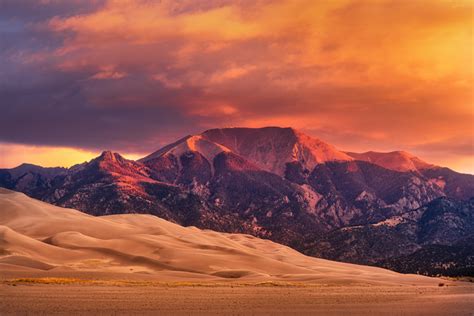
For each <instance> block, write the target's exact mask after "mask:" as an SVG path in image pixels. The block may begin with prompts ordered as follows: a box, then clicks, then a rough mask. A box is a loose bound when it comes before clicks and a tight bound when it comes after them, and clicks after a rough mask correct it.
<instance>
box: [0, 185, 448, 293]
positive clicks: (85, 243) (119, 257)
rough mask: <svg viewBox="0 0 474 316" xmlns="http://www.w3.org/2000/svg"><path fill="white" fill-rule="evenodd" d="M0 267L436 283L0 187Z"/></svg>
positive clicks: (204, 277) (205, 277) (259, 241)
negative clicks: (93, 212) (84, 209)
mask: <svg viewBox="0 0 474 316" xmlns="http://www.w3.org/2000/svg"><path fill="white" fill-rule="evenodd" d="M0 270H2V271H11V270H15V271H22V270H24V271H25V272H26V271H30V272H31V271H43V272H44V273H46V274H45V275H47V274H48V273H63V274H64V273H66V274H67V273H70V274H74V273H86V272H94V273H96V275H97V273H118V274H128V275H130V274H135V275H136V274H140V275H151V276H154V277H156V278H157V279H164V280H173V279H177V280H183V279H192V280H208V281H212V280H226V279H232V280H235V279H239V280H249V281H254V280H255V281H260V280H262V281H266V280H275V281H288V282H293V281H297V282H313V283H323V284H351V283H370V284H380V285H392V284H393V285H395V284H417V285H423V284H426V285H435V284H437V283H438V282H439V280H438V279H434V278H427V277H422V276H416V275H402V274H398V273H395V272H392V271H388V270H384V269H380V268H375V267H367V266H360V265H353V264H346V263H339V262H334V261H328V260H322V259H317V258H312V257H307V256H304V255H302V254H300V253H299V252H297V251H295V250H293V249H291V248H288V247H285V246H282V245H280V244H276V243H273V242H271V241H268V240H263V239H259V238H255V237H252V236H249V235H241V234H227V233H218V232H214V231H208V230H200V229H197V228H195V227H182V226H179V225H176V224H173V223H171V222H168V221H165V220H162V219H160V218H158V217H155V216H151V215H138V214H131V215H130V214H129V215H112V216H102V217H93V216H89V215H86V214H84V213H81V212H79V211H76V210H72V209H65V208H60V207H56V206H53V205H50V204H47V203H44V202H41V201H38V200H34V199H32V198H29V197H27V196H26V195H24V194H22V193H17V192H13V191H9V190H5V189H0Z"/></svg>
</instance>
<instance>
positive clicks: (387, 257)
mask: <svg viewBox="0 0 474 316" xmlns="http://www.w3.org/2000/svg"><path fill="white" fill-rule="evenodd" d="M473 239H474V198H473V199H471V200H469V201H456V200H453V199H449V198H445V197H442V198H438V199H435V200H433V201H431V202H430V203H428V204H426V205H424V206H423V207H420V208H418V209H415V210H412V211H409V212H406V213H404V214H402V215H400V216H394V217H391V218H388V219H386V220H383V221H381V222H378V223H375V224H369V225H359V226H350V227H344V228H341V229H338V230H334V231H332V232H330V233H329V234H327V235H326V236H324V237H323V238H320V239H317V240H315V241H314V243H313V244H309V245H308V249H307V253H310V254H311V255H315V256H318V257H323V258H327V259H331V258H332V259H335V258H337V259H338V260H342V261H346V262H357V263H363V264H372V265H379V266H384V267H387V268H391V269H394V270H396V271H400V272H404V273H407V272H411V273H413V272H416V273H423V274H428V275H437V274H442V275H451V276H459V275H469V276H474V247H473V246H472V245H473V244H472V241H473ZM362 258H364V259H362Z"/></svg>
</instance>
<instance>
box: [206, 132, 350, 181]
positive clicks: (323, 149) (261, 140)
mask: <svg viewBox="0 0 474 316" xmlns="http://www.w3.org/2000/svg"><path fill="white" fill-rule="evenodd" d="M202 137H204V138H206V139H209V140H210V141H213V142H215V143H217V144H221V145H223V146H225V147H227V148H229V149H230V150H231V151H232V152H234V153H236V154H237V155H240V156H242V157H244V158H245V159H247V160H248V161H250V162H251V163H253V164H255V165H256V166H258V167H259V168H261V169H263V170H266V171H269V172H272V173H275V174H277V175H280V176H284V175H285V174H286V173H287V172H288V165H298V166H300V167H301V169H302V170H307V171H311V170H313V169H314V167H315V166H316V165H318V164H321V163H324V162H327V161H350V160H353V159H352V158H351V157H350V156H348V155H347V154H345V153H343V152H341V151H338V150H337V149H336V148H335V147H334V146H332V145H329V144H327V143H325V142H323V141H321V140H319V139H317V138H313V137H309V136H307V135H305V134H303V133H301V132H299V131H297V130H295V129H293V128H280V127H265V128H223V129H211V130H208V131H206V132H204V133H203V134H202Z"/></svg>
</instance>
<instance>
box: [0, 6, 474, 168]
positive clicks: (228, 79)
mask: <svg viewBox="0 0 474 316" xmlns="http://www.w3.org/2000/svg"><path fill="white" fill-rule="evenodd" d="M472 12H473V2H472V1H470V0H397V1H395V0H386V1H385V0H371V1H365V0H358V1H354V0H341V1H339V0H331V1H329V0H323V1H315V0H308V1H306V0H281V1H272V0H252V1H246V0H236V1H230V0H199V1H196V0H182V1H171V0H161V1H159V0H155V1H151V0H136V1H130V0H67V1H66V0H65V1H59V0H0V68H1V71H0V167H13V166H16V165H19V164H20V163H22V162H30V163H36V164H40V165H43V166H58V165H59V166H70V165H73V164H75V163H80V162H83V161H85V160H89V159H91V158H93V157H94V156H95V155H97V154H98V153H100V152H101V151H102V150H113V151H117V152H120V153H122V154H124V155H125V156H126V157H128V158H131V159H136V158H138V157H141V156H144V155H146V154H148V153H150V152H152V151H154V150H156V149H158V148H160V147H161V146H163V145H165V144H167V143H170V142H173V141H174V140H176V139H178V138H181V137H183V136H185V135H188V134H195V133H200V132H202V131H204V130H206V129H209V128H219V127H234V126H245V127H263V126H291V127H294V128H297V129H299V130H301V131H303V132H305V133H307V134H309V135H312V136H315V137H318V138H320V139H322V140H324V141H327V142H329V143H331V144H333V145H335V146H336V147H337V148H339V149H342V150H347V151H358V152H363V151H368V150H375V151H392V150H406V151H409V152H412V153H414V154H415V155H417V156H419V157H421V158H422V159H424V160H426V161H428V162H431V163H435V164H438V165H442V166H447V167H450V168H452V169H454V170H457V171H461V172H467V173H474V104H473V103H474V96H473V73H474V66H473V60H472V59H473V46H474V44H473V34H472V33H473V23H474V22H473V13H472Z"/></svg>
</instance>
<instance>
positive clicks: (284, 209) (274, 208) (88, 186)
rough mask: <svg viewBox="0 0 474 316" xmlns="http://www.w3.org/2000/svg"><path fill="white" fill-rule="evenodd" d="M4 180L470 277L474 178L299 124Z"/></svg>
mask: <svg viewBox="0 0 474 316" xmlns="http://www.w3.org/2000/svg"><path fill="white" fill-rule="evenodd" d="M0 186H2V187H5V188H8V189H13V190H16V191H21V192H24V193H26V194H28V195H30V196H32V197H34V198H38V199H41V200H43V201H46V202H49V203H52V204H55V205H59V206H63V207H71V208H75V209H79V210H81V211H83V212H85V213H88V214H92V215H106V214H123V213H146V214H153V215H156V216H159V217H162V218H164V219H166V220H170V221H173V222H176V223H178V224H181V225H185V226H197V227H199V228H208V229H213V230H217V231H223V232H238V233H248V234H252V235H254V236H257V237H261V238H267V239H271V240H273V241H276V242H279V243H283V244H285V245H289V246H291V247H293V248H295V249H297V250H299V251H302V252H303V253H305V254H309V255H313V256H318V257H323V258H329V259H333V260H340V261H347V262H353V263H363V264H371V265H379V266H384V267H389V268H391V269H394V270H398V271H402V272H412V273H413V272H414V273H417V272H418V273H423V274H450V275H453V274H454V275H456V274H462V275H473V274H474V263H473V262H474V251H473V248H472V246H471V245H472V243H470V241H472V239H473V238H474V237H473V236H474V220H473V217H474V215H473V213H474V200H473V199H472V198H473V197H474V176H472V175H468V174H460V173H457V172H454V171H452V170H450V169H448V168H442V167H438V166H434V165H431V164H429V163H426V162H424V161H422V160H421V159H419V158H417V157H415V156H413V155H411V154H409V153H406V152H390V153H377V152H367V153H350V152H343V151H339V150H337V149H336V148H335V147H334V146H332V145H330V144H327V143H325V142H323V141H321V140H319V139H316V138H312V137H309V136H307V135H305V134H303V133H301V132H299V131H296V130H294V129H292V128H278V127H267V128H258V129H251V128H225V129H213V130H208V131H206V132H204V133H202V134H199V135H194V136H187V137H184V138H182V139H180V140H178V141H177V142H175V143H172V144H170V145H168V146H165V147H163V148H162V149H159V150H158V151H156V152H154V153H152V154H150V155H148V156H146V157H144V158H142V159H140V160H139V161H132V160H127V159H125V158H123V157H122V156H120V155H119V154H118V153H112V152H107V151H106V152H103V153H102V154H101V155H100V156H99V157H97V158H95V159H93V160H91V161H90V162H86V163H83V164H80V165H76V166H73V167H71V168H69V169H64V168H42V167H38V166H33V165H27V164H23V165H21V166H19V167H17V168H13V169H2V170H0Z"/></svg>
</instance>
